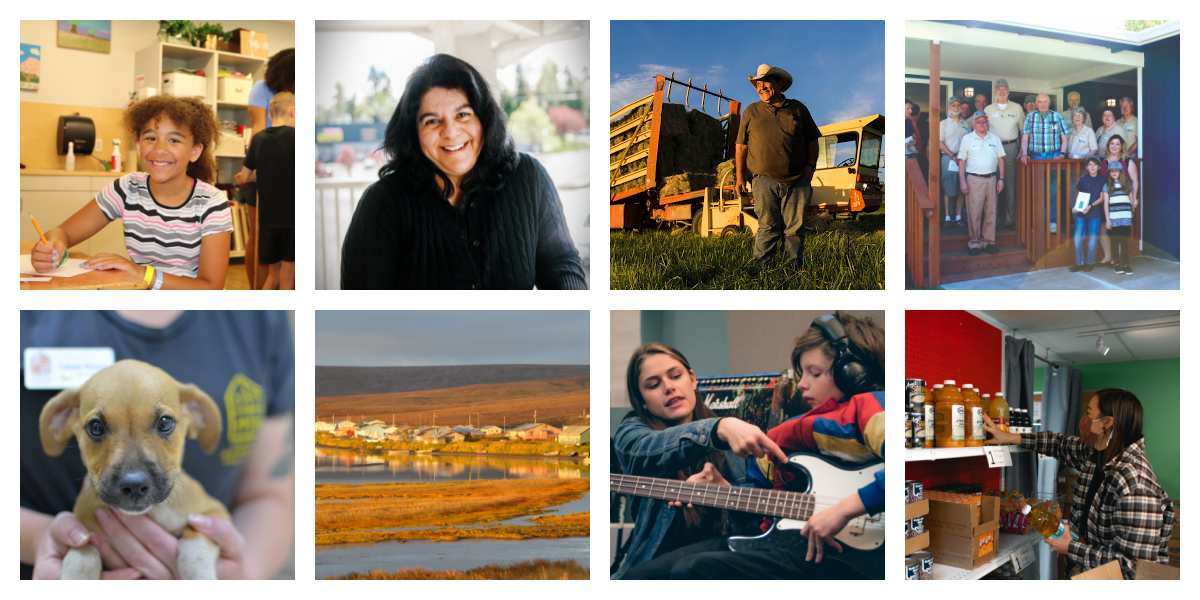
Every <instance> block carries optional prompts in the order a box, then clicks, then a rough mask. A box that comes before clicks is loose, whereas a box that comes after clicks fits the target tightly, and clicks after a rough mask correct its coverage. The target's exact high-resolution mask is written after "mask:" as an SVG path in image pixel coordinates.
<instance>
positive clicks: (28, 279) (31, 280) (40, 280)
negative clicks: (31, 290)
mask: <svg viewBox="0 0 1200 600" xmlns="http://www.w3.org/2000/svg"><path fill="white" fill-rule="evenodd" d="M51 279H54V278H53V277H22V278H21V283H46V282H47V281H50V280H51Z"/></svg>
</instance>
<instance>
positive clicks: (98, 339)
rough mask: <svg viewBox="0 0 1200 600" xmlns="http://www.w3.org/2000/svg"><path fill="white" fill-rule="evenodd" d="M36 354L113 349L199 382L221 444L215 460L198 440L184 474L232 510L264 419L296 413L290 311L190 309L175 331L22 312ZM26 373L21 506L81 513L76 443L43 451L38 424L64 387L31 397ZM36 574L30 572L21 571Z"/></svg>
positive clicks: (86, 315) (93, 315)
mask: <svg viewBox="0 0 1200 600" xmlns="http://www.w3.org/2000/svg"><path fill="white" fill-rule="evenodd" d="M30 347H40V348H45V347H85V348H112V349H113V354H114V356H115V359H116V360H122V359H126V358H134V359H138V360H142V361H145V362H148V363H150V364H153V365H155V366H157V367H159V368H161V369H163V370H164V371H166V372H167V373H168V374H170V375H171V376H172V377H174V378H175V379H177V380H179V381H180V382H182V383H192V384H195V385H196V386H197V387H199V388H200V389H202V390H204V391H205V393H207V394H208V395H209V396H210V397H211V398H212V399H213V401H215V402H216V404H217V407H218V409H219V410H220V412H221V417H222V427H221V438H220V439H221V441H220V444H219V445H218V446H217V450H216V451H215V452H213V453H212V454H205V453H204V451H203V450H202V449H201V448H200V446H199V444H198V443H197V442H195V441H194V440H189V441H188V442H187V445H186V446H185V451H184V455H183V470H184V471H185V472H187V473H188V474H189V475H191V476H192V477H193V478H194V479H196V481H198V482H200V484H201V485H202V486H204V489H205V491H207V492H208V494H209V495H210V496H212V497H213V498H216V499H217V500H219V501H221V502H222V503H224V504H225V505H226V506H227V507H230V509H232V508H233V507H234V506H235V500H236V499H237V494H238V486H239V482H240V481H241V478H242V475H243V473H244V470H245V464H246V459H247V457H248V455H249V452H250V450H251V448H252V447H253V444H254V441H255V439H256V438H257V434H258V429H259V427H261V426H262V424H263V420H264V419H266V418H269V417H274V416H278V415H286V414H288V413H290V412H292V407H293V404H294V400H295V366H294V354H293V349H292V334H291V328H290V326H289V325H288V320H287V315H286V313H284V312H282V311H220V310H201V311H194V312H185V313H183V314H182V315H180V316H179V318H177V319H176V320H175V321H174V322H172V323H171V324H169V325H167V326H166V327H165V328H162V329H156V328H151V327H146V326H143V325H139V324H137V323H134V322H132V321H128V320H126V319H125V318H123V317H121V316H120V315H118V314H117V313H114V312H96V311H62V312H52V311H22V312H21V353H22V355H24V352H25V349H26V348H30ZM24 375H25V372H24V369H21V390H20V394H21V400H20V402H21V415H20V417H21V422H20V426H19V428H18V431H20V432H21V435H20V438H21V457H20V467H21V507H22V508H28V509H31V510H34V511H37V512H41V513H45V514H49V515H53V514H56V513H58V512H60V511H64V510H65V511H69V510H72V509H73V508H74V506H75V498H76V497H77V496H78V495H79V492H80V490H81V488H82V483H83V479H84V475H85V474H86V473H87V470H86V468H85V467H84V466H83V462H82V460H81V459H80V456H79V446H78V444H76V442H75V440H74V438H72V440H71V441H70V442H69V443H68V444H67V447H66V449H65V450H64V451H63V453H62V455H61V456H58V457H51V456H48V455H47V454H46V453H45V451H44V450H42V445H41V438H40V436H39V434H38V419H39V417H40V415H41V412H42V407H43V406H45V404H46V402H48V401H49V400H50V398H52V397H53V396H54V395H56V394H57V393H58V392H59V390H30V389H26V387H25V382H24ZM21 573H22V577H28V576H29V573H30V569H29V566H28V565H24V564H22V565H21Z"/></svg>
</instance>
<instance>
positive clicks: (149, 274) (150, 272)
mask: <svg viewBox="0 0 1200 600" xmlns="http://www.w3.org/2000/svg"><path fill="white" fill-rule="evenodd" d="M153 281H154V265H146V276H145V277H142V283H143V284H145V286H146V289H150V284H151V282H153Z"/></svg>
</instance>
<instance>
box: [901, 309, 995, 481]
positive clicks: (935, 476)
mask: <svg viewBox="0 0 1200 600" xmlns="http://www.w3.org/2000/svg"><path fill="white" fill-rule="evenodd" d="M1002 336H1003V334H1002V333H1001V332H1000V330H999V329H996V328H995V327H993V326H991V325H989V324H987V323H985V322H983V321H981V320H979V319H978V318H976V317H974V316H972V315H971V314H970V313H967V312H966V311H961V310H909V311H905V313H904V369H905V374H904V377H905V378H906V379H912V378H920V379H924V380H925V381H926V382H927V383H928V385H929V386H930V388H931V389H932V387H933V384H935V383H941V382H942V381H944V380H946V379H954V380H956V381H957V382H958V385H960V386H961V385H963V384H964V383H971V384H974V385H975V387H976V388H979V389H981V390H982V391H983V392H985V393H992V392H995V391H997V390H999V389H1000V370H1001V368H1002V364H1003V363H1002V359H1001V352H1002V348H1001V339H1002ZM905 479H919V480H921V481H924V482H925V486H926V487H929V488H934V487H937V486H938V485H942V484H947V483H977V484H979V485H982V486H984V487H991V488H996V487H999V485H1000V470H999V469H989V468H987V460H986V459H984V458H982V457H979V458H967V459H958V460H952V461H937V462H910V463H905Z"/></svg>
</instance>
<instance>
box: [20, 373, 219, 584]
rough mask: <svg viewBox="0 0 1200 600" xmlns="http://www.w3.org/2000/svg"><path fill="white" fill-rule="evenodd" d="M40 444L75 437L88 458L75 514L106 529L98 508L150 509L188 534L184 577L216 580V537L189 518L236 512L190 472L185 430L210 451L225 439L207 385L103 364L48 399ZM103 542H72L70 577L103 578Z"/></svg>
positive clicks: (55, 445)
mask: <svg viewBox="0 0 1200 600" xmlns="http://www.w3.org/2000/svg"><path fill="white" fill-rule="evenodd" d="M40 429H41V436H42V448H43V449H44V450H45V451H46V454H49V455H50V456H59V455H61V454H62V452H63V449H64V448H66V445H67V442H68V441H69V440H70V439H71V436H72V435H73V436H75V439H76V440H77V441H78V443H79V453H80V455H81V456H82V458H83V464H84V466H86V467H87V478H86V479H84V482H83V490H82V491H80V493H79V498H77V499H76V500H75V516H76V517H77V518H78V519H79V520H80V521H81V522H82V523H83V525H84V526H85V527H87V528H88V530H89V531H93V532H96V531H100V527H99V525H98V524H97V523H96V518H95V514H96V510H97V509H99V508H102V507H104V506H110V507H112V508H114V509H116V510H119V511H121V512H123V513H125V514H130V515H138V514H148V515H149V517H150V518H151V519H153V520H154V521H155V522H156V523H158V524H159V525H161V526H162V527H163V528H164V529H166V530H167V531H170V532H171V533H173V534H174V535H175V536H177V537H179V538H180V541H179V556H178V557H177V561H176V565H175V567H176V574H178V576H179V577H180V578H181V579H216V578H217V556H218V548H217V546H216V544H214V543H213V542H212V541H210V540H209V539H208V538H206V537H204V536H203V535H202V534H200V533H199V532H197V531H196V530H195V529H193V528H192V527H191V526H189V525H188V523H187V519H188V515H192V514H202V515H207V516H210V517H214V518H220V519H225V520H229V513H228V512H227V511H226V510H225V507H224V506H222V505H221V503H220V502H218V501H216V500H214V499H213V498H211V497H210V496H209V495H208V494H207V493H206V492H205V491H204V488H203V487H202V486H201V485H200V484H199V483H198V482H196V480H194V479H192V478H191V477H189V476H188V475H187V474H186V473H184V472H183V471H182V470H181V468H180V465H181V463H182V462H183V447H184V442H185V437H187V438H191V439H196V440H199V442H200V447H201V448H203V449H204V451H205V452H206V453H209V454H211V453H212V452H213V451H214V450H216V448H217V444H218V442H220V440H221V413H220V411H219V410H218V409H217V405H216V403H214V402H213V400H212V398H209V397H208V394H205V393H204V392H203V391H201V390H200V388H198V387H196V386H194V385H190V384H182V383H179V382H178V381H175V379H173V378H172V377H171V376H170V375H168V374H167V373H166V372H165V371H163V370H162V369H159V368H158V367H155V366H153V365H149V364H147V363H144V362H141V361H137V360H122V361H119V362H117V363H115V364H113V365H112V366H110V367H107V368H105V369H102V370H101V371H99V372H97V373H96V374H95V375H93V376H92V378H91V379H89V380H88V381H87V382H86V383H84V384H83V386H82V387H80V388H78V389H72V390H64V391H62V392H61V393H59V394H58V395H57V396H55V397H54V398H51V399H50V402H48V403H47V404H46V406H45V407H43V408H42V415H41V420H40ZM101 569H102V565H101V560H100V553H99V551H97V550H96V547H95V546H90V545H89V546H86V547H84V548H80V549H71V550H69V551H68V552H67V555H66V556H65V557H64V558H63V563H62V578H63V579H99V578H100V572H101Z"/></svg>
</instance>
